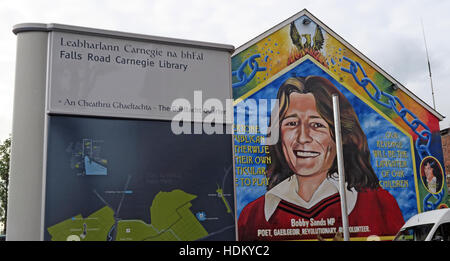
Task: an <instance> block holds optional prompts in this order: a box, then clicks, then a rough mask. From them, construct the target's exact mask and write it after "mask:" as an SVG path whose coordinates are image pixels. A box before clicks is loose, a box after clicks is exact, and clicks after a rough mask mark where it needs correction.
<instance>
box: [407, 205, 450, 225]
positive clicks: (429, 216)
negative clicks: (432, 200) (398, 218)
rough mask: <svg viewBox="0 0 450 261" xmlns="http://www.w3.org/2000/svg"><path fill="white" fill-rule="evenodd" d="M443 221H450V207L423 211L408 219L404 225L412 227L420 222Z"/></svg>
mask: <svg viewBox="0 0 450 261" xmlns="http://www.w3.org/2000/svg"><path fill="white" fill-rule="evenodd" d="M443 221H449V222H450V208H444V209H436V210H432V211H427V212H422V213H419V214H417V215H415V216H412V217H411V218H410V219H409V220H408V221H406V223H405V225H403V227H412V226H416V225H420V224H430V223H435V224H436V223H441V222H443Z"/></svg>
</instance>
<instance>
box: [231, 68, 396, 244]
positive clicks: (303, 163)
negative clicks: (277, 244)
mask: <svg viewBox="0 0 450 261" xmlns="http://www.w3.org/2000/svg"><path fill="white" fill-rule="evenodd" d="M333 94H337V95H338V96H339V100H340V104H341V108H340V117H341V123H342V137H343V138H342V139H343V140H342V143H343V151H344V165H345V177H346V188H347V189H346V197H347V206H348V215H349V225H350V227H352V230H351V231H350V232H351V234H350V236H353V237H368V236H372V235H377V236H388V235H390V236H392V235H395V234H396V232H397V231H398V229H400V227H401V226H402V225H403V223H404V219H403V216H402V213H401V210H400V208H399V206H398V204H397V202H396V200H395V198H394V197H393V196H392V195H391V194H390V193H389V192H388V191H386V190H384V189H383V188H382V187H380V185H379V180H378V177H377V175H376V174H375V172H374V170H373V168H372V166H371V163H370V150H369V147H368V143H367V138H366V136H365V134H364V132H363V130H362V129H361V126H360V124H359V120H358V117H357V115H356V113H355V112H354V109H353V107H352V105H351V104H350V103H349V101H348V100H347V99H346V98H345V96H344V95H343V94H341V93H340V92H339V91H338V89H337V88H336V87H335V86H334V85H333V84H332V83H331V82H330V81H329V80H328V79H326V78H323V77H319V76H308V77H306V78H305V77H291V78H288V79H287V80H286V81H284V83H283V84H282V85H281V86H280V88H279V89H278V93H277V99H278V100H279V108H277V109H279V110H278V112H279V122H271V128H272V129H274V128H278V131H279V133H280V138H279V140H278V142H277V143H276V144H274V145H270V146H269V152H270V157H271V158H272V160H271V163H270V164H268V166H267V168H268V170H267V178H268V186H267V192H266V193H265V194H264V195H263V196H261V197H259V198H258V199H256V200H254V201H253V202H250V203H249V204H248V205H246V206H245V207H244V209H243V210H242V212H241V214H240V216H239V220H238V233H239V234H238V235H239V240H244V241H246V240H297V239H317V234H318V233H317V232H318V231H314V233H312V232H311V231H310V230H305V229H301V228H314V229H322V230H320V231H322V232H323V235H322V236H324V238H326V237H333V236H334V234H335V233H337V232H338V231H339V228H340V227H341V226H342V218H341V212H340V211H341V207H340V196H339V185H338V184H339V180H338V174H337V159H336V144H335V134H334V121H333V104H332V98H331V97H332V95H333ZM276 111H277V110H274V111H273V112H276ZM269 136H270V133H269ZM325 220H327V222H325ZM308 231H309V232H311V233H309V232H308ZM319 234H321V233H319Z"/></svg>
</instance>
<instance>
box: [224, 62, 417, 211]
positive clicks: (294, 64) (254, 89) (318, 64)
mask: <svg viewBox="0 0 450 261" xmlns="http://www.w3.org/2000/svg"><path fill="white" fill-rule="evenodd" d="M306 60H310V61H311V62H313V63H314V64H315V65H316V66H318V67H319V68H320V69H322V70H323V71H324V72H325V73H327V74H328V75H330V76H331V77H332V78H333V79H334V80H336V81H337V82H339V84H341V85H342V86H344V88H346V89H347V90H348V91H350V92H351V93H352V94H353V95H355V96H356V97H358V98H359V99H360V100H361V101H363V102H364V103H365V104H367V105H369V106H370V107H371V108H372V109H373V110H375V111H376V112H377V113H378V114H380V115H381V116H382V117H383V118H385V119H386V120H387V121H389V122H390V123H391V124H392V125H393V126H395V127H396V128H397V129H399V130H400V131H401V132H402V133H403V134H405V135H406V136H407V137H408V138H409V141H410V146H411V154H412V155H411V158H412V164H413V172H414V186H415V189H416V201H417V213H421V212H422V211H421V208H420V195H419V185H418V178H417V168H416V157H415V155H416V150H415V147H414V141H413V138H412V136H411V134H409V132H407V131H406V130H404V129H403V128H402V127H401V126H400V125H398V124H397V123H396V122H394V121H393V120H392V119H391V118H389V117H388V116H387V115H385V114H384V113H383V112H382V111H381V110H380V109H378V108H377V107H376V106H374V105H373V104H372V103H371V102H369V101H368V100H367V99H366V98H365V97H362V96H361V95H360V94H359V93H357V92H356V91H355V90H354V89H353V88H349V87H348V86H347V84H344V83H341V81H339V79H338V77H337V76H336V75H335V74H334V73H333V72H331V71H330V70H329V69H328V68H326V67H324V66H323V65H322V64H320V63H319V62H317V61H316V60H315V59H314V58H313V57H312V56H310V55H309V54H306V55H305V56H303V57H302V58H300V59H299V60H297V61H296V62H295V63H292V64H290V65H289V66H287V67H285V68H284V69H283V70H280V71H279V72H278V73H276V74H275V75H273V76H272V77H270V78H269V79H267V80H266V81H264V82H262V83H260V84H258V85H257V86H256V87H255V88H253V89H251V90H250V91H248V92H247V93H245V94H244V95H242V96H241V97H239V98H237V99H236V100H234V101H233V106H236V105H237V104H239V103H240V102H242V101H244V100H245V99H247V98H248V97H250V96H251V95H253V94H255V93H256V92H258V91H260V90H261V89H263V88H264V87H266V86H267V85H269V84H270V83H272V82H273V81H274V80H276V79H278V77H280V76H281V75H283V74H285V73H287V72H289V71H290V70H291V69H293V68H294V67H297V65H299V64H301V63H303V62H305V61H306Z"/></svg>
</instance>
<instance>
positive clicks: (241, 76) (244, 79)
mask: <svg viewBox="0 0 450 261" xmlns="http://www.w3.org/2000/svg"><path fill="white" fill-rule="evenodd" d="M260 57H261V55H260V54H254V55H252V56H250V57H249V58H248V59H247V60H245V61H244V62H243V63H242V64H241V65H240V66H239V68H238V69H237V70H236V71H232V72H231V75H232V76H236V78H237V79H238V80H239V82H236V83H233V84H232V87H233V88H236V87H241V86H244V85H246V84H247V83H248V82H250V81H251V80H252V79H253V77H255V75H256V73H257V72H260V71H265V70H266V69H267V68H266V67H259V64H258V62H257V61H256V59H257V58H260ZM267 58H268V56H266V57H265V58H264V61H266V62H267ZM247 65H248V67H250V69H251V70H252V72H251V73H250V74H249V75H247V74H245V72H244V69H245V68H246V67H247Z"/></svg>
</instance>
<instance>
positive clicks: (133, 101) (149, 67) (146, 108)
mask: <svg viewBox="0 0 450 261" xmlns="http://www.w3.org/2000/svg"><path fill="white" fill-rule="evenodd" d="M49 53H50V60H49V61H50V63H49V83H48V84H49V91H48V98H47V110H48V112H49V113H63V114H76V115H92V116H108V117H131V118H145V119H161V120H170V119H172V118H173V117H174V116H175V115H177V113H179V112H180V110H182V109H183V110H184V111H186V110H191V111H193V109H198V108H196V106H197V105H199V106H200V107H201V105H202V104H203V102H204V101H206V100H208V99H210V98H215V99H219V100H220V101H221V102H222V104H225V99H230V98H231V90H230V86H231V82H230V81H231V77H230V54H229V52H227V51H224V50H222V51H221V50H214V49H212V48H202V47H201V46H199V47H198V48H197V47H195V46H185V45H181V44H179V43H176V42H174V43H173V44H170V43H169V44H166V43H164V44H161V43H156V42H149V41H134V40H126V39H115V38H106V37H100V36H91V35H80V34H73V33H62V32H52V33H51V40H50V52H49ZM194 91H201V93H200V92H197V93H196V94H197V95H196V100H195V101H194ZM199 94H200V95H199ZM178 98H183V99H186V100H188V101H189V104H190V105H191V107H184V108H181V107H174V106H172V103H173V101H174V100H176V99H178ZM199 98H200V99H201V100H199ZM208 113H211V110H210V111H203V116H204V115H206V114H208ZM215 113H222V114H224V111H221V110H220V108H218V109H217V110H216V111H215Z"/></svg>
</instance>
